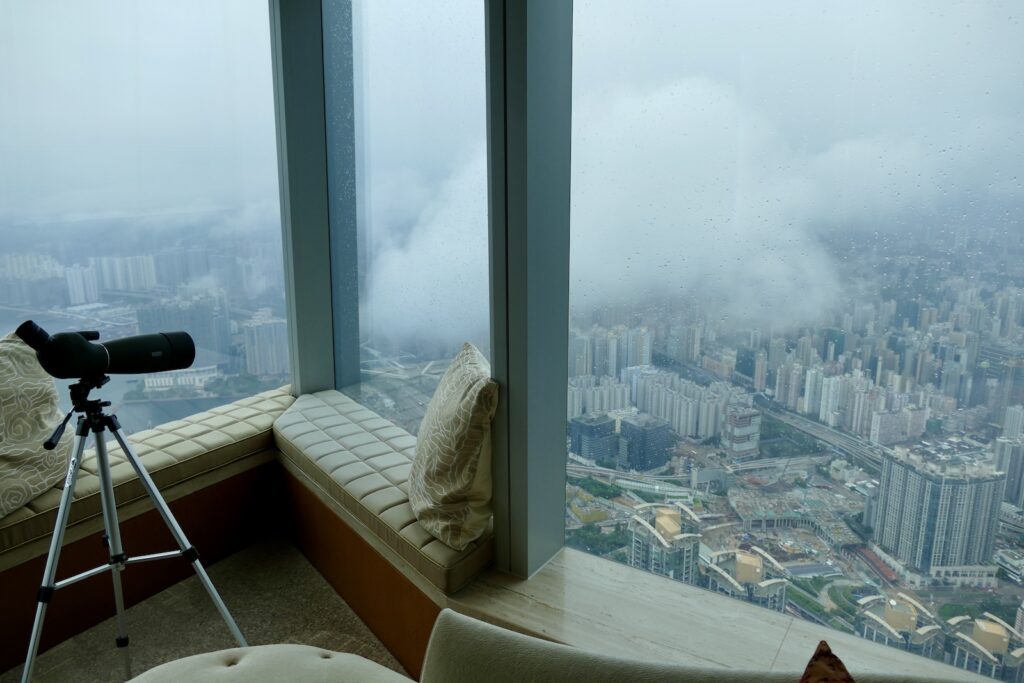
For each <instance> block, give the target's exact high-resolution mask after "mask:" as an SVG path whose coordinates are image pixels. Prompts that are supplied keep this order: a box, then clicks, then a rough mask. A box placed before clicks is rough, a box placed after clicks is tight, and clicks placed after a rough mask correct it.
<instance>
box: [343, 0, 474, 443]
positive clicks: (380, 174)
mask: <svg viewBox="0 0 1024 683" xmlns="http://www.w3.org/2000/svg"><path fill="white" fill-rule="evenodd" d="M346 7H347V3H337V2H325V3H324V8H325V12H324V19H325V32H324V39H325V41H326V45H325V52H326V53H327V54H328V55H329V56H328V59H327V60H326V65H327V72H326V79H327V81H328V85H327V95H328V97H327V106H328V112H327V121H328V126H329V128H330V130H329V132H328V137H329V147H330V148H331V151H332V158H331V160H330V161H331V166H332V169H331V178H332V188H331V193H332V201H335V202H336V201H338V197H339V196H341V197H343V198H345V199H346V200H347V201H350V202H355V203H356V204H357V207H356V212H355V216H356V220H355V222H356V226H355V234H356V239H355V240H354V241H353V242H348V243H347V244H352V243H354V244H355V245H356V249H357V251H358V259H357V261H358V287H357V289H358V292H353V291H350V290H349V289H346V288H343V287H338V286H337V285H336V286H335V292H334V296H335V297H336V298H338V297H341V298H344V299H349V298H352V297H358V302H357V305H353V306H350V307H348V309H349V310H350V311H356V310H358V321H353V320H336V321H335V325H336V329H337V326H338V325H343V326H344V325H350V324H353V323H355V322H358V327H359V356H360V358H359V362H360V381H359V382H358V383H355V384H352V385H350V386H347V387H344V388H343V390H344V391H346V392H347V393H349V394H350V395H352V396H353V397H354V398H356V399H357V400H359V401H360V402H361V403H363V404H364V405H366V406H367V407H369V408H371V409H373V410H375V411H376V412H378V413H380V414H381V415H384V416H386V417H388V418H389V419H391V420H393V421H394V422H396V423H397V424H400V425H401V426H403V427H405V428H406V429H408V430H410V431H412V432H415V431H416V429H417V428H418V426H419V422H420V419H421V418H422V416H423V413H424V411H425V409H426V405H427V403H428V402H429V400H430V397H431V396H432V395H433V393H434V389H435V388H436V386H437V383H438V381H439V380H440V378H441V375H442V374H443V373H444V370H445V368H446V367H447V365H448V363H449V362H450V360H451V359H452V357H454V355H455V353H456V352H457V351H458V350H459V348H460V347H461V345H462V343H463V342H466V341H469V342H472V343H474V344H475V345H476V346H477V347H478V348H480V349H481V351H483V352H484V354H488V353H489V319H488V307H489V306H488V300H489V294H488V261H487V259H488V252H487V167H486V160H487V149H486V138H485V135H486V117H485V114H486V105H485V100H484V96H485V80H484V36H483V34H484V10H483V4H482V3H480V2H478V1H476V0H459V1H458V2H450V1H445V2H421V3H407V2H397V1H391V0H388V1H384V2H379V1H377V0H374V1H372V2H371V1H366V2H364V1H361V0H357V1H355V2H352V3H351V28H349V27H348V25H347V22H348V21H349V19H348V14H347V10H346ZM350 39H351V41H352V43H351V44H352V53H351V55H352V56H351V64H349V63H347V62H346V58H345V56H346V52H345V50H344V49H341V50H339V45H340V44H343V43H344V42H345V41H348V40H350ZM346 82H351V83H352V85H353V87H352V92H353V95H352V100H351V101H352V102H354V105H353V104H350V103H349V102H350V101H349V100H348V98H347V97H346V95H345V87H344V86H345V84H346ZM346 106H349V107H351V108H352V111H353V117H351V118H350V117H348V116H346V115H345V114H346V112H345V111H344V108H345V107H346ZM349 126H354V129H353V130H352V131H351V134H352V136H353V138H354V148H355V154H354V158H352V157H348V156H347V153H348V148H347V147H346V146H345V144H343V140H341V139H340V138H342V137H343V136H344V135H345V134H347V133H348V131H347V129H348V127H349ZM344 163H349V164H352V165H354V167H355V168H354V177H355V184H354V194H352V195H348V194H347V186H346V184H347V183H348V179H349V178H350V177H351V175H352V174H349V173H345V172H344V169H340V170H341V172H339V169H338V166H339V164H344ZM337 206H339V210H338V211H336V212H335V214H334V215H332V217H331V220H332V224H331V229H332V231H333V232H334V233H335V234H334V235H333V237H332V239H333V240H334V243H335V244H336V245H337V244H339V243H344V240H339V237H340V235H339V234H338V233H340V232H342V231H348V230H352V229H353V228H352V226H351V225H350V224H348V223H346V222H344V221H339V220H337V218H338V216H339V215H340V214H341V213H342V212H343V211H344V210H345V207H344V205H337ZM341 256H342V258H344V254H342V255H341ZM338 267H339V265H338V262H337V260H336V262H335V268H336V269H337V268H338ZM337 310H338V308H337V306H336V311H337Z"/></svg>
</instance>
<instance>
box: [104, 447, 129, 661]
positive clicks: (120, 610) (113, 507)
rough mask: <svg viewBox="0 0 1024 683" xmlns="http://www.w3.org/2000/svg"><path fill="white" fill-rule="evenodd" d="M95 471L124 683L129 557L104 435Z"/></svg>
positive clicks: (116, 640) (127, 652) (127, 659)
mask: <svg viewBox="0 0 1024 683" xmlns="http://www.w3.org/2000/svg"><path fill="white" fill-rule="evenodd" d="M95 441H96V469H97V471H98V472H99V477H100V502H101V503H102V507H103V528H104V529H105V530H106V533H107V548H108V549H109V551H110V576H111V578H112V579H113V581H114V605H115V606H116V608H117V637H116V638H115V639H114V642H115V643H117V647H118V648H119V649H122V650H124V673H125V677H126V678H125V680H127V679H129V678H131V677H132V657H131V653H130V651H129V649H128V624H127V622H126V619H125V614H124V593H123V592H122V590H121V572H123V571H124V568H125V563H126V562H127V560H128V556H127V555H126V554H125V552H124V548H123V547H122V546H121V528H120V525H119V524H118V521H117V503H116V501H115V500H114V484H113V482H112V481H111V479H110V459H109V458H108V457H107V443H106V441H105V439H104V438H103V433H102V432H100V433H98V434H96V435H95Z"/></svg>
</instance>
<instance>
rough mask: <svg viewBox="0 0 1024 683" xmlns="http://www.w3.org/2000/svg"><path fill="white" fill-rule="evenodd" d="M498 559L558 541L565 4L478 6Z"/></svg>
mask: <svg viewBox="0 0 1024 683" xmlns="http://www.w3.org/2000/svg"><path fill="white" fill-rule="evenodd" d="M486 40H487V103H488V183H489V185H488V187H489V216H490V238H491V239H490V250H491V278H490V279H491V316H492V344H493V346H494V349H493V354H492V355H493V361H492V370H493V372H494V376H495V378H496V379H497V380H498V381H499V383H500V384H501V387H502V397H501V398H502V401H501V407H500V409H499V413H498V415H497V416H496V418H495V425H494V452H493V457H494V485H495V540H496V562H497V566H498V567H499V568H501V569H503V570H505V571H509V572H511V573H513V574H515V575H518V576H524V577H525V576H529V575H530V574H532V573H534V572H535V571H537V570H538V569H539V568H540V567H542V566H543V565H544V564H545V563H546V562H547V561H548V560H549V559H550V558H551V557H552V556H553V555H554V554H555V553H556V552H557V551H558V550H559V549H560V548H561V547H562V545H563V542H564V516H565V512H564V511H565V387H566V384H567V380H568V360H567V353H566V348H567V347H568V316H569V185H570V183H569V178H570V173H569V171H570V166H569V163H570V135H571V105H572V87H571V86H572V2H571V1H570V0H494V1H492V2H488V3H487V5H486Z"/></svg>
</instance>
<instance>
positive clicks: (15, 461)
mask: <svg viewBox="0 0 1024 683" xmlns="http://www.w3.org/2000/svg"><path fill="white" fill-rule="evenodd" d="M62 417H63V416H62V415H61V414H60V410H59V409H58V408H57V389H56V388H55V387H54V385H53V378H51V377H50V376H49V375H48V374H46V372H45V371H44V370H43V369H42V368H41V367H40V366H39V362H38V361H37V360H36V353H35V351H33V350H32V349H30V348H29V347H28V346H26V345H25V343H24V342H23V341H21V340H20V339H18V338H17V337H15V336H14V335H13V334H9V335H7V336H6V337H4V338H3V339H0V517H4V516H5V515H7V514H9V513H10V512H12V511H14V510H17V509H18V508H20V507H22V506H23V505H25V504H26V503H28V502H29V501H30V500H32V499H33V498H35V497H36V496H38V495H39V494H41V493H45V492H46V491H48V490H50V489H51V488H53V487H54V486H55V485H56V484H58V483H60V481H61V480H62V479H63V478H64V475H65V473H66V470H67V466H68V451H69V450H70V448H71V442H72V440H73V438H74V434H73V432H74V430H73V429H68V430H67V431H65V432H64V436H63V438H61V441H60V443H59V444H57V448H55V449H54V450H52V451H48V450H45V449H44V448H43V442H44V441H46V439H47V438H49V436H50V434H51V433H52V432H53V429H54V427H56V426H57V423H58V422H60V420H61V418H62Z"/></svg>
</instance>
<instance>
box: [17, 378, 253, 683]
mask: <svg viewBox="0 0 1024 683" xmlns="http://www.w3.org/2000/svg"><path fill="white" fill-rule="evenodd" d="M109 380H110V378H109V377H106V376H101V377H98V378H93V379H81V380H79V381H78V382H76V383H75V384H73V385H71V403H72V406H73V407H72V409H71V411H70V412H69V413H68V414H67V416H66V417H65V418H64V420H63V422H61V424H60V425H59V426H58V427H57V429H56V431H54V433H53V435H52V436H51V437H50V438H49V440H48V441H47V442H46V443H45V444H44V447H45V448H46V449H47V450H53V449H54V448H55V447H56V446H57V443H58V442H59V441H60V438H61V436H62V435H63V434H64V429H65V427H67V424H68V422H69V421H70V420H71V416H72V415H73V414H75V413H81V414H80V415H79V416H78V424H77V427H76V428H75V440H74V444H73V446H72V450H71V458H70V460H69V461H68V473H67V478H66V479H65V480H64V491H63V493H62V494H61V497H60V506H59V507H58V508H57V523H56V525H55V526H54V529H53V538H52V539H51V540H50V552H49V555H48V556H47V558H46V569H45V570H44V571H43V583H42V586H40V588H39V594H38V604H37V605H36V616H35V622H34V623H33V624H32V637H31V639H30V640H29V645H28V656H27V658H26V659H25V669H24V671H23V672H22V675H21V681H22V683H28V681H30V680H31V678H32V668H33V666H34V665H35V659H36V653H37V652H38V650H39V638H40V635H41V634H42V630H43V618H44V617H45V615H46V606H47V605H48V604H49V602H50V599H51V598H52V597H53V593H54V591H55V590H57V589H59V588H64V587H66V586H70V585H71V584H73V583H78V582H79V581H83V580H84V579H88V578H90V577H93V576H98V575H99V574H102V573H104V572H106V571H110V574H111V577H112V578H113V581H114V604H115V605H116V607H117V637H116V639H115V642H116V643H117V647H118V648H122V649H123V650H124V667H125V674H126V676H127V677H128V678H131V675H132V674H131V656H130V654H129V651H128V627H127V624H126V623H125V614H124V596H123V594H122V591H121V572H122V571H124V568H125V567H126V566H128V565H130V564H137V563H139V562H150V561H153V560H164V559H169V558H172V557H184V558H185V559H186V560H188V561H189V562H190V563H192V568H193V569H195V572H196V574H197V575H198V576H199V581H200V582H201V583H202V584H203V587H204V588H205V589H206V592H207V593H209V594H210V599H212V600H213V604H214V605H216V607H217V610H218V611H219V612H220V615H221V617H223V619H224V621H225V622H226V623H227V626H228V629H229V630H230V631H231V635H233V636H234V637H235V640H236V641H237V642H238V645H239V647H245V646H246V642H245V638H244V637H243V636H242V632H241V631H240V630H239V629H238V624H236V623H235V620H234V619H233V618H232V617H231V613H230V612H228V608H227V606H226V605H225V604H224V601H223V600H222V599H221V597H220V595H219V594H218V593H217V589H216V588H214V587H213V583H212V582H211V581H210V577H209V576H208V575H207V574H206V570H205V569H204V568H203V565H202V563H200V561H199V555H198V553H197V552H196V549H195V548H193V547H192V545H191V544H190V543H189V542H188V539H186V538H185V533H184V532H183V531H182V530H181V527H180V526H178V522H177V520H175V519H174V515H173V514H171V510H170V508H169V507H167V503H166V502H165V501H164V499H163V497H162V496H161V495H160V491H159V490H157V487H156V485H155V484H154V483H153V480H152V479H151V478H150V476H149V473H148V472H147V471H146V468H145V467H143V466H142V462H141V461H140V460H139V456H138V455H136V453H135V451H134V450H133V449H132V447H131V445H130V444H129V443H128V441H127V440H126V439H125V436H124V434H123V432H122V431H121V424H120V423H119V422H118V420H117V416H116V415H113V414H109V415H108V414H107V413H105V412H104V411H103V409H104V408H106V407H108V406H109V405H110V402H109V401H100V400H91V399H89V392H90V391H92V390H93V389H98V388H99V387H101V386H103V385H104V384H106V383H107V382H108V381H109ZM106 430H110V433H111V434H113V436H114V439H115V440H116V441H117V443H118V444H119V445H120V446H121V450H122V451H124V454H125V457H127V459H128V462H129V463H131V465H132V469H134V470H135V473H136V474H137V475H138V477H139V481H140V482H142V486H143V488H144V489H145V490H146V493H147V494H148V495H149V497H150V499H151V500H152V501H153V505H154V506H155V507H156V509H157V511H158V512H159V513H160V516H161V517H162V518H163V520H164V524H166V525H167V528H168V529H169V530H170V532H171V535H172V536H173V537H174V540H175V541H176V542H177V544H178V548H179V549H178V550H170V551H167V552H162V553H153V554H151V555H140V556H138V557H129V556H128V554H127V553H126V552H124V549H123V548H122V547H121V531H120V527H119V523H118V520H117V506H116V504H115V502H114V487H113V483H112V482H111V479H110V462H109V460H108V457H107V444H106V441H105V440H104V438H103V432H104V431H106ZM90 431H91V432H92V433H93V441H94V442H95V445H96V469H97V471H98V472H99V477H100V502H101V505H102V509H103V526H104V529H105V532H106V533H105V535H104V537H103V541H104V544H105V545H106V546H107V549H108V551H109V554H110V560H109V561H108V562H107V564H105V565H100V566H98V567H94V568H93V569H89V570H87V571H84V572H81V573H80V574H76V575H74V576H71V577H68V578H66V579H62V580H60V581H55V580H54V579H55V577H56V573H57V561H58V559H59V558H60V549H61V545H62V544H63V542H64V532H65V530H66V529H67V524H68V515H69V513H70V511H71V498H72V496H73V495H74V489H75V482H76V481H77V479H78V470H79V468H80V467H81V464H82V454H83V453H84V452H85V442H86V437H88V435H89V432H90Z"/></svg>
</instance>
